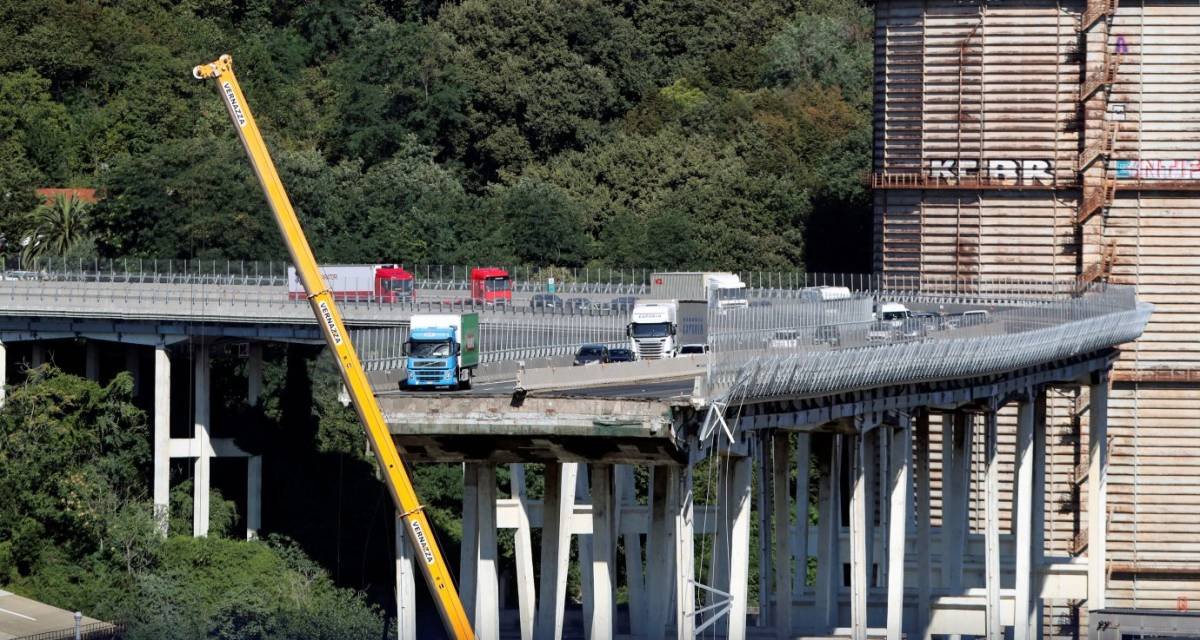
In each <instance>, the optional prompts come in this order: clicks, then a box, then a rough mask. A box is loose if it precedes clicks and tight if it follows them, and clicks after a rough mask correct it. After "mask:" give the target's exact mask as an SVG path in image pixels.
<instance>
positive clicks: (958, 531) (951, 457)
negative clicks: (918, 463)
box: [942, 411, 973, 593]
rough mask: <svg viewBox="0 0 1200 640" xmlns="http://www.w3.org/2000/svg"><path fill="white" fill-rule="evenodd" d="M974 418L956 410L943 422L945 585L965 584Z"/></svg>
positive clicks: (956, 588)
mask: <svg viewBox="0 0 1200 640" xmlns="http://www.w3.org/2000/svg"><path fill="white" fill-rule="evenodd" d="M972 426H973V420H972V419H971V414H969V413H966V412H965V411H955V412H954V413H953V414H952V415H947V416H946V417H945V418H944V419H943V422H942V562H943V565H944V566H943V568H942V572H943V583H944V584H943V586H945V587H946V588H947V589H949V590H950V591H951V592H952V593H958V592H959V591H960V590H961V589H962V588H963V556H964V555H965V554H966V550H967V533H968V526H967V514H968V507H969V504H970V499H971V440H972V437H973V435H972Z"/></svg>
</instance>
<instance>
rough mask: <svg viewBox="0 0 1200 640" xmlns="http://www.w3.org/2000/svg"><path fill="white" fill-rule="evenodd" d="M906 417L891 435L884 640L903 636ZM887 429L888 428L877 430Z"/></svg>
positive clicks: (908, 486) (908, 479)
mask: <svg viewBox="0 0 1200 640" xmlns="http://www.w3.org/2000/svg"><path fill="white" fill-rule="evenodd" d="M909 426H910V425H909V418H908V416H906V415H901V416H900V428H899V429H897V430H895V431H894V432H893V433H892V434H891V438H890V439H889V440H890V447H889V449H890V450H891V451H890V453H891V460H890V462H891V464H890V465H889V466H890V474H889V475H890V476H891V478H890V480H891V483H890V486H889V487H888V488H889V490H890V492H891V495H890V496H889V502H890V507H891V508H890V511H891V513H890V515H889V517H888V573H887V575H888V585H887V638H888V640H901V638H902V637H903V635H904V550H905V549H904V548H905V539H906V536H907V535H908V526H909V522H910V521H911V520H912V517H913V492H912V474H911V472H910V467H911V465H912V441H911V440H910V438H911V435H910V433H911V431H910V430H909ZM880 428H881V429H888V428H890V427H880Z"/></svg>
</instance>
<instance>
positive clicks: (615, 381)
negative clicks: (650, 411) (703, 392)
mask: <svg viewBox="0 0 1200 640" xmlns="http://www.w3.org/2000/svg"><path fill="white" fill-rule="evenodd" d="M707 368H708V358H707V357H705V356H683V357H678V358H665V359H663V360H638V361H635V362H612V363H608V364H593V365H586V366H582V367H575V366H570V367H567V366H549V367H539V368H535V367H530V366H528V365H527V366H526V367H525V368H524V369H522V370H520V371H519V373H518V374H517V388H519V389H524V390H525V391H546V390H550V389H577V388H583V387H587V388H591V387H602V386H613V385H622V384H634V383H637V382H648V381H655V382H664V381H667V380H674V379H679V378H690V377H695V376H703V375H705V374H706V373H707Z"/></svg>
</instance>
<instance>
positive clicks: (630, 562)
mask: <svg viewBox="0 0 1200 640" xmlns="http://www.w3.org/2000/svg"><path fill="white" fill-rule="evenodd" d="M614 481H615V482H616V498H617V504H618V505H619V506H618V507H617V508H614V509H613V518H614V520H615V524H614V528H613V530H614V531H616V532H619V531H620V530H621V510H622V509H623V508H625V507H636V506H637V503H638V502H637V485H636V484H635V479H634V473H633V466H632V465H627V464H622V465H618V466H617V467H616V476H615V478H614ZM651 482H653V477H652V478H651ZM651 491H653V487H651ZM621 541H622V542H623V543H624V550H625V584H626V588H627V589H628V590H629V630H630V632H631V633H632V634H633V636H634V637H637V638H647V637H651V636H652V635H653V634H655V633H658V634H660V633H662V629H661V628H660V629H657V630H656V631H654V632H653V633H651V632H650V630H649V628H647V626H646V616H647V615H648V612H647V609H646V607H647V604H648V603H647V599H646V580H645V576H644V574H643V572H642V536H641V534H640V533H636V532H632V533H626V534H624V535H623V536H621ZM614 588H615V586H614Z"/></svg>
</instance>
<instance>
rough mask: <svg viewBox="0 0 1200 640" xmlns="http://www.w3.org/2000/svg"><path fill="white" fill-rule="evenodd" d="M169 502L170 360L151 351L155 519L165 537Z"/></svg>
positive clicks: (161, 348)
mask: <svg viewBox="0 0 1200 640" xmlns="http://www.w3.org/2000/svg"><path fill="white" fill-rule="evenodd" d="M170 500H171V357H170V354H169V353H168V352H167V346H166V345H164V344H159V345H156V346H155V347H154V519H155V522H157V523H158V530H159V532H161V533H162V535H164V536H165V535H167V522H168V520H169V519H170V518H169V513H170Z"/></svg>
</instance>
